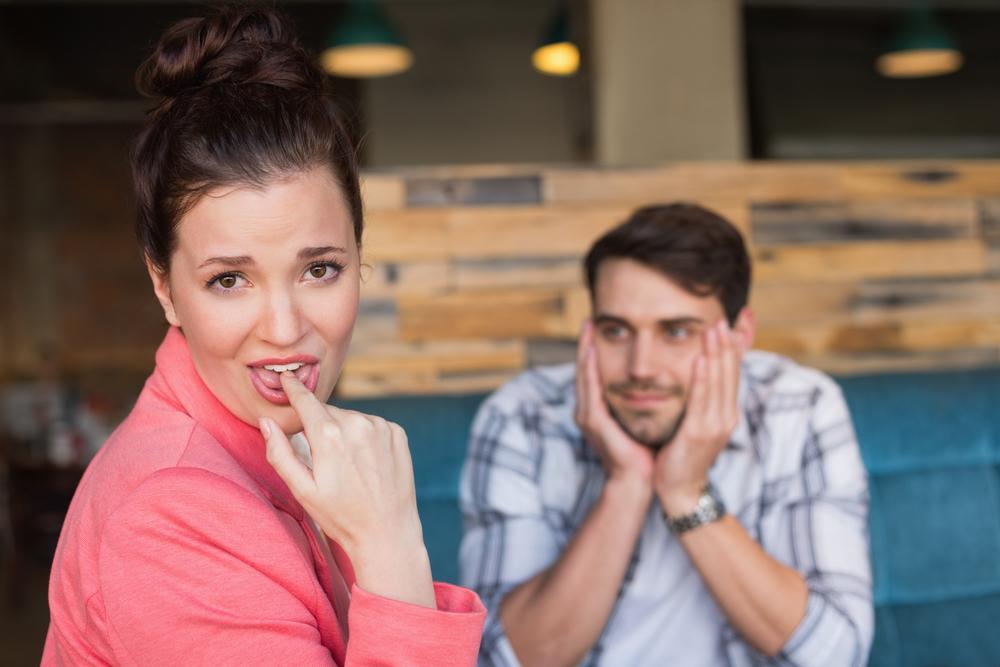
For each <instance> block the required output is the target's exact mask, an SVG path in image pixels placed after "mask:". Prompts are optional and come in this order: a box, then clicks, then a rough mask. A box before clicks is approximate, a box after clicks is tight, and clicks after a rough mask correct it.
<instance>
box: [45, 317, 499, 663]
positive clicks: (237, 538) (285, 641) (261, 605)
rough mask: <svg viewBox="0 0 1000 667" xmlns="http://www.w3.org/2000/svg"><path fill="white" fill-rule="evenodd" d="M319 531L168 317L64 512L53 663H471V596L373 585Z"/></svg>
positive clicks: (475, 616)
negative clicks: (145, 375) (433, 604)
mask: <svg viewBox="0 0 1000 667" xmlns="http://www.w3.org/2000/svg"><path fill="white" fill-rule="evenodd" d="M318 536H319V533H318V532H317V531H315V530H314V529H313V527H312V524H311V522H310V520H309V518H308V516H307V515H305V514H304V512H303V510H302V507H301V506H300V505H299V504H298V503H297V502H296V501H295V499H294V498H293V497H292V495H291V492H290V491H289V490H288V487H286V486H285V484H284V482H282V481H281V479H280V478H279V477H278V475H277V474H276V473H275V472H274V470H273V469H272V468H271V466H270V465H268V463H267V461H266V460H265V457H264V442H263V439H262V438H261V435H260V433H259V431H258V430H257V429H256V428H253V427H251V426H249V425H247V424H245V423H244V422H242V421H240V420H239V419H237V418H236V417H235V416H234V415H233V414H232V413H230V412H229V411H228V410H227V409H226V408H225V407H223V406H222V404H221V403H219V401H218V400H217V399H216V398H215V396H214V395H213V394H212V393H211V392H210V391H209V390H208V388H207V387H206V386H205V385H204V383H202V381H201V378H200V377H199V376H198V374H197V373H196V372H195V369H194V365H193V363H192V361H191V356H190V353H189V351H188V347H187V342H186V341H185V339H184V336H183V334H181V333H180V331H178V330H177V329H171V330H170V331H169V332H168V333H167V336H166V339H165V340H164V341H163V344H162V345H161V346H160V349H159V351H158V352H157V354H156V369H155V370H154V372H153V374H152V375H151V376H150V378H149V380H148V381H147V382H146V386H145V388H144V389H143V391H142V393H141V394H140V396H139V400H138V402H137V403H136V405H135V408H134V409H133V410H132V413H131V414H130V415H129V417H128V418H127V419H126V420H125V422H124V423H122V425H121V426H120V427H119V428H118V429H117V430H116V431H115V433H114V435H112V437H111V438H110V440H108V442H107V444H105V446H104V447H103V448H102V450H101V452H100V453H99V454H98V456H97V457H96V458H95V459H94V461H93V463H91V465H90V467H89V468H88V470H87V472H86V474H85V475H84V477H83V480H82V481H81V482H80V487H79V488H78V489H77V492H76V496H75V497H74V498H73V503H72V505H71V506H70V509H69V513H68V514H67V516H66V522H65V524H64V526H63V531H62V535H61V536H60V538H59V546H58V549H57V550H56V555H55V561H54V562H53V565H52V577H51V582H50V588H49V608H50V612H51V624H50V626H49V631H48V636H47V637H46V641H45V652H44V655H43V656H42V665H44V666H49V665H82V664H86V665H105V664H116V665H118V664H120V665H139V664H155V665H212V666H214V667H221V666H223V665H239V666H240V667H248V666H249V665H310V666H311V665H351V666H352V667H353V666H361V665H433V666H434V667H445V666H450V665H473V664H475V661H476V653H477V650H478V648H479V640H480V636H481V632H482V627H483V621H484V619H485V613H486V612H485V609H484V608H483V605H482V603H481V602H480V601H479V598H478V597H477V596H476V595H475V593H472V592H471V591H468V590H466V589H464V588H459V587H456V586H451V585H448V584H435V589H436V593H437V604H438V608H437V610H433V609H428V608H425V607H420V606H416V605H411V604H407V603H403V602H398V601H395V600H390V599H387V598H383V597H379V596H377V595H373V594H371V593H368V592H366V591H364V590H362V589H361V588H359V587H358V586H357V585H355V584H354V583H353V573H352V572H351V568H350V566H349V563H347V562H346V559H345V557H344V553H343V551H341V550H340V549H339V548H338V547H337V545H336V544H333V543H330V544H329V547H330V548H329V549H328V548H327V546H328V545H327V544H322V543H321V542H320V539H322V538H320V537H318ZM331 550H332V552H333V555H334V557H335V558H336V560H337V562H340V563H341V564H342V566H343V567H341V568H337V566H336V565H335V564H334V565H331V560H330V552H331ZM337 569H340V570H341V571H342V572H343V580H342V579H341V576H340V574H338V572H337ZM342 581H343V583H346V584H347V587H349V588H350V601H349V610H348V612H347V613H346V619H345V618H343V616H344V614H341V618H339V619H338V617H337V613H336V611H335V604H334V602H333V600H334V599H335V598H336V592H335V589H334V587H335V586H336V585H337V584H340V586H341V588H340V590H341V599H340V601H341V602H342V603H344V602H346V600H345V599H344V597H343V592H346V589H345V588H344V587H343V583H341V582H342ZM342 626H343V627H342ZM348 637H349V640H348Z"/></svg>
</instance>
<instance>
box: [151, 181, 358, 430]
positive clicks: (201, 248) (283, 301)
mask: <svg viewBox="0 0 1000 667" xmlns="http://www.w3.org/2000/svg"><path fill="white" fill-rule="evenodd" d="M176 234H177V246H176V250H175V251H174V254H173V256H172V257H171V258H170V272H169V274H168V275H162V274H160V273H158V272H156V271H155V270H154V269H150V275H151V277H152V278H153V285H154V288H155V291H156V295H157V298H158V299H159V300H160V303H161V304H162V305H163V309H164V312H165V313H166V316H167V320H168V321H169V322H170V323H171V324H173V325H175V326H178V327H180V328H181V330H182V331H183V332H184V336H185V338H186V339H187V343H188V346H189V348H190V349H191V355H192V357H193V359H194V365H195V367H196V368H197V370H198V374H199V375H200V376H201V378H202V380H203V381H204V382H205V384H206V385H207V386H208V388H209V389H210V390H211V391H212V393H213V394H215V396H216V397H217V398H218V399H219V400H220V401H221V402H222V404H223V405H225V406H226V407H227V408H228V409H229V410H230V411H231V412H232V413H233V414H235V415H236V416H237V417H239V418H240V419H242V420H243V421H245V422H247V423H249V424H254V425H256V424H257V420H258V418H259V417H261V416H267V417H270V418H271V419H274V420H275V422H277V423H278V425H279V426H280V427H281V428H282V430H284V431H285V432H286V433H294V432H297V431H300V430H302V425H301V422H300V421H299V418H298V416H297V415H296V414H295V412H294V411H293V410H292V409H291V407H289V405H288V399H287V397H286V396H285V394H284V392H283V391H282V390H281V384H280V382H279V380H278V376H279V373H280V372H281V371H282V370H291V371H292V372H294V373H295V375H296V376H297V377H298V378H299V379H300V380H301V381H302V382H303V383H304V384H305V385H306V386H307V387H308V388H309V389H310V390H311V391H312V392H313V393H314V394H315V395H316V396H317V398H319V399H320V400H321V401H324V402H325V401H326V400H327V399H328V398H329V397H330V393H331V392H332V391H333V387H334V385H335V384H336V383H337V378H338V376H339V375H340V369H341V366H342V364H343V362H344V357H345V355H346V354H347V347H348V344H349V343H350V340H351V331H352V329H353V327H354V320H355V317H356V316H357V310H358V290H359V283H360V277H359V276H360V271H359V264H360V258H359V253H358V246H357V243H356V242H355V239H354V230H353V225H352V222H351V217H350V214H349V213H348V210H347V206H346V204H345V202H344V197H343V195H342V193H341V189H340V186H339V185H338V184H337V182H336V181H335V180H334V178H333V176H332V175H331V174H330V172H329V170H328V169H326V168H317V169H314V170H312V171H308V172H301V173H298V174H295V175H292V176H289V177H287V178H284V179H282V180H279V181H275V182H273V183H271V184H270V185H268V186H267V187H265V188H264V189H251V188H248V187H231V188H230V187H227V188H220V189H218V190H214V191H212V192H209V193H208V194H206V195H204V196H202V197H201V198H200V199H199V200H198V202H197V203H196V204H195V205H194V207H193V208H191V210H190V211H188V212H187V213H186V214H185V215H184V217H183V218H181V221H180V223H179V224H178V225H177V229H176Z"/></svg>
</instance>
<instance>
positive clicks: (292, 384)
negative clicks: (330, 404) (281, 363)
mask: <svg viewBox="0 0 1000 667" xmlns="http://www.w3.org/2000/svg"><path fill="white" fill-rule="evenodd" d="M278 377H279V379H280V380H281V388H282V389H284V390H285V395H286V396H288V402H289V404H291V406H292V409H293V410H295V412H297V413H298V415H299V418H301V419H302V426H303V427H304V428H306V429H307V430H308V428H309V427H311V426H314V425H318V424H319V423H320V422H321V421H323V420H324V419H325V418H326V417H327V416H328V412H327V410H326V407H325V406H324V405H323V403H321V402H320V400H319V399H318V398H316V396H315V395H314V394H313V393H312V392H311V391H309V390H308V389H307V388H306V386H305V385H304V384H302V382H300V381H299V379H298V378H297V377H295V375H293V374H292V373H290V372H289V371H285V372H283V373H281V375H279V376H278Z"/></svg>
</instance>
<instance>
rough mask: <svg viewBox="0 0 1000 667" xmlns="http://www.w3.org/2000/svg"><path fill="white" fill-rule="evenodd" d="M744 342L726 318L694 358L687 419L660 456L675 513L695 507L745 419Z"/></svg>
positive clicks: (669, 508)
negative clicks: (742, 413)
mask: <svg viewBox="0 0 1000 667" xmlns="http://www.w3.org/2000/svg"><path fill="white" fill-rule="evenodd" d="M741 355H742V352H741V350H740V345H739V342H738V341H737V340H736V337H735V336H734V335H733V334H732V332H731V331H730V330H729V327H728V326H727V325H726V322H725V320H722V321H720V322H719V323H718V324H717V325H715V326H713V327H711V328H710V329H708V330H707V331H706V332H705V334H704V336H703V341H702V352H701V353H700V354H699V355H698V357H697V358H696V360H695V362H694V368H693V371H692V377H691V384H690V388H689V391H688V403H687V411H686V414H685V417H684V421H683V423H682V424H681V426H680V429H679V430H678V432H677V435H676V436H675V437H674V439H673V441H672V442H671V443H670V444H669V445H668V446H667V447H665V448H664V449H663V450H661V451H660V453H659V455H658V456H657V461H656V492H657V495H659V497H660V501H661V503H662V504H663V506H664V509H665V511H666V512H667V514H668V515H670V516H680V515H682V514H687V513H688V512H690V511H691V510H692V509H693V507H694V505H695V503H696V502H697V498H698V496H699V495H700V494H701V491H702V489H703V488H704V487H705V484H706V482H707V481H708V471H709V469H710V468H711V467H712V464H713V463H714V462H715V459H716V458H717V457H718V455H719V453H720V452H721V451H722V450H723V449H724V448H725V446H726V445H727V444H728V442H729V437H730V436H731V435H732V432H733V429H735V428H736V424H737V423H738V419H739V406H738V395H739V366H740V357H741Z"/></svg>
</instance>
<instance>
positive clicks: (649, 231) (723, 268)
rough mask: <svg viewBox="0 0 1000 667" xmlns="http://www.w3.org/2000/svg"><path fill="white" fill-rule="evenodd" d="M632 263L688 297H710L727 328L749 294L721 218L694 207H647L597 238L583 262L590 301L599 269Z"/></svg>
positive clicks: (742, 255)
mask: <svg viewBox="0 0 1000 667" xmlns="http://www.w3.org/2000/svg"><path fill="white" fill-rule="evenodd" d="M612 258H625V259H632V260H635V261H636V262H639V263H640V264H643V265H644V266H647V267H649V268H651V269H654V270H656V271H659V272H660V273H661V274H663V275H664V276H666V277H667V278H669V279H670V280H672V281H673V282H675V283H677V284H678V285H679V286H680V287H682V288H683V289H685V290H687V291H688V292H690V293H691V294H695V295H698V296H709V295H711V296H714V297H716V298H717V299H718V300H719V303H720V304H722V308H723V310H725V312H726V319H728V320H729V323H730V324H734V323H735V322H736V317H737V316H738V315H739V313H740V311H741V310H742V309H743V307H744V306H745V305H746V304H747V299H748V297H749V294H750V257H749V255H748V254H747V249H746V245H745V244H744V243H743V237H742V236H741V235H740V232H739V230H737V229H736V227H734V226H733V225H732V223H730V222H729V221H727V220H726V219H725V218H723V217H721V216H719V215H717V214H716V213H713V212H712V211H709V210H708V209H705V208H702V207H701V206H697V205H695V204H683V203H679V204H667V205H658V206H647V207H644V208H640V209H638V210H637V211H635V212H634V213H633V214H632V216H631V217H630V218H629V219H628V220H626V221H625V222H624V223H622V224H621V225H619V226H617V227H615V228H614V229H612V230H611V231H609V232H607V233H606V234H604V236H602V237H601V238H599V239H598V240H597V241H596V242H595V243H594V245H593V246H591V248H590V251H589V252H588V253H587V257H586V258H585V259H584V264H583V265H584V271H585V273H586V278H587V287H588V288H589V289H590V297H591V300H593V298H594V283H595V282H596V280H597V271H598V269H599V268H600V266H601V263H602V262H603V261H605V260H607V259H612Z"/></svg>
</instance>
